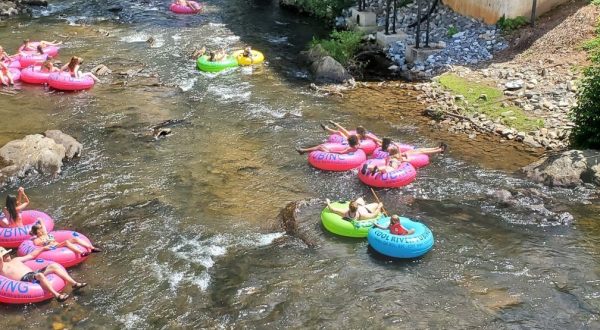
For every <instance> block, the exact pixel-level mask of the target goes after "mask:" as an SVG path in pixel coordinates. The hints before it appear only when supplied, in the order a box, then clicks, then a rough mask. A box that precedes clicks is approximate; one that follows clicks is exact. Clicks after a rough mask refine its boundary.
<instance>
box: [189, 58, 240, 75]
mask: <svg viewBox="0 0 600 330" xmlns="http://www.w3.org/2000/svg"><path fill="white" fill-rule="evenodd" d="M196 66H197V67H198V70H200V71H204V72H219V71H223V70H225V69H228V68H235V67H237V66H238V62H237V60H236V59H235V58H234V57H233V56H226V57H225V58H224V59H223V60H221V61H219V62H211V61H209V60H208V56H206V55H203V56H200V57H199V58H198V61H196Z"/></svg>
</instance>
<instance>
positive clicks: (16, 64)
mask: <svg viewBox="0 0 600 330" xmlns="http://www.w3.org/2000/svg"><path fill="white" fill-rule="evenodd" d="M4 64H6V65H7V66H8V67H9V68H15V69H21V61H19V59H18V58H17V59H15V60H13V61H5V62H4Z"/></svg>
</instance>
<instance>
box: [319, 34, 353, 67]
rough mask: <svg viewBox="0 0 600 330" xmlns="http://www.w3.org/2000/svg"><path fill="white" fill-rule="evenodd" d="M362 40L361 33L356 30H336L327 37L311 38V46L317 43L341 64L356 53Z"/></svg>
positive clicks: (346, 62)
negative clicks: (323, 38) (322, 38)
mask: <svg viewBox="0 0 600 330" xmlns="http://www.w3.org/2000/svg"><path fill="white" fill-rule="evenodd" d="M361 40H362V33H360V32H356V31H336V30H334V31H333V32H331V34H330V35H329V39H325V40H320V39H316V38H313V40H312V42H311V47H314V46H315V45H317V44H319V45H321V46H322V47H323V49H325V50H326V51H327V53H329V55H330V56H331V57H333V58H334V59H335V60H336V61H338V62H340V63H341V64H342V65H347V64H348V61H349V60H350V59H351V58H352V57H353V56H354V54H356V52H357V51H358V48H359V46H360V42H361Z"/></svg>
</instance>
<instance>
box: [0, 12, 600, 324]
mask: <svg viewBox="0 0 600 330" xmlns="http://www.w3.org/2000/svg"><path fill="white" fill-rule="evenodd" d="M109 4H110V3H109ZM109 4H107V3H104V2H100V1H55V2H53V3H52V4H51V5H50V6H49V7H48V8H47V9H44V10H42V11H36V12H35V15H36V17H37V18H36V19H33V20H11V21H8V22H2V23H0V44H2V45H3V46H5V48H8V49H14V48H16V47H17V46H18V44H19V40H21V39H24V38H31V39H39V38H43V39H46V40H52V39H63V40H65V45H64V47H63V48H62V49H61V56H60V59H61V60H63V61H67V60H68V58H69V56H72V55H79V56H82V57H83V58H84V59H85V61H86V63H85V66H86V67H87V68H91V67H92V66H93V65H95V64H99V63H105V64H107V65H108V66H109V67H110V68H111V69H113V71H114V72H113V76H112V78H110V79H107V78H104V79H105V83H104V84H102V85H98V86H96V87H94V89H92V90H91V91H88V92H83V93H76V94H63V93H57V92H52V91H48V90H45V89H43V88H40V87H35V86H25V85H23V86H18V93H17V94H16V95H14V96H6V95H0V114H1V115H2V118H3V125H2V126H3V130H2V134H0V144H4V143H6V142H8V141H10V140H13V139H16V138H20V137H22V136H23V135H25V134H31V133H37V132H42V131H44V130H46V129H61V130H63V131H64V132H66V133H68V134H71V135H73V136H74V137H76V138H77V139H78V140H79V141H81V142H82V143H83V145H84V147H85V152H84V155H83V157H82V158H81V159H79V160H76V161H74V162H71V163H69V164H67V165H66V166H65V168H64V171H63V173H62V175H61V176H60V177H59V178H57V179H52V178H47V177H42V176H31V177H29V178H27V179H25V180H24V181H23V182H15V183H14V184H13V185H12V186H10V187H8V188H6V189H5V190H3V191H2V193H3V195H5V194H6V193H7V192H9V191H13V190H15V189H16V187H17V186H18V185H19V184H22V185H24V186H26V187H27V189H28V192H29V194H30V197H31V198H32V201H33V202H32V207H34V208H37V209H41V210H45V211H46V212H48V213H49V214H51V215H52V216H53V217H54V218H55V219H56V221H57V223H58V227H69V228H73V229H75V230H78V231H82V232H84V233H86V234H88V236H89V237H92V238H93V239H95V240H96V241H97V242H98V244H99V245H100V246H103V247H105V249H106V253H104V254H102V255H95V256H94V257H93V258H91V259H90V260H89V261H88V262H86V263H85V264H83V265H81V266H79V267H76V268H74V269H73V270H72V273H73V274H74V276H75V277H77V278H80V279H82V280H84V281H86V282H89V283H90V286H89V288H86V289H85V290H83V291H82V292H80V293H77V294H76V295H75V298H74V299H72V300H70V301H69V302H68V303H66V307H61V306H60V304H58V303H57V302H54V301H53V302H49V303H43V304H37V305H30V306H1V307H0V310H1V313H2V315H3V317H2V323H3V327H7V328H15V329H16V328H19V329H22V328H40V327H41V328H45V327H49V326H51V324H52V322H62V323H65V324H66V325H67V326H74V327H77V328H92V329H94V328H98V329H105V328H115V329H117V328H119V329H120V328H157V329H167V328H169V329H171V328H200V327H224V328H243V327H248V328H255V327H266V326H273V327H276V328H289V327H291V328H307V327H308V328H316V327H322V328H341V327H344V328H385V327H398V328H404V327H409V326H410V327H416V328H448V327H459V328H466V327H487V328H521V327H526V328H529V327H534V328H540V327H544V328H597V327H599V326H600V322H599V321H598V317H599V315H598V309H599V307H600V267H599V266H598V265H599V263H598V261H599V260H598V259H599V255H598V253H599V249H598V244H599V243H600V240H599V235H600V226H599V225H598V220H599V218H600V216H599V215H598V211H599V209H598V206H597V204H594V203H592V202H589V201H588V199H589V196H590V191H588V190H585V189H580V190H575V191H570V190H559V189H548V188H542V187H540V186H537V185H533V184H531V183H527V182H526V181H523V180H521V179H520V178H519V177H518V176H515V175H514V174H513V173H512V172H513V171H514V170H515V169H516V168H518V166H522V165H524V164H527V163H528V162H530V161H531V160H532V159H534V156H535V154H533V153H530V152H528V151H524V150H517V151H518V153H516V155H518V156H514V155H515V149H518V147H514V146H511V145H506V146H505V145H502V144H498V143H479V144H477V143H473V142H469V141H464V140H460V139H456V138H452V137H450V136H447V135H445V134H444V133H443V132H441V131H436V130H433V129H431V128H429V126H428V125H427V124H426V122H423V121H422V119H421V117H420V116H419V115H418V113H419V111H420V110H421V108H422V105H420V104H418V103H417V102H416V99H415V95H412V94H410V93H409V92H406V91H399V90H394V89H386V90H384V91H383V92H381V91H377V90H370V89H361V90H358V91H353V92H351V93H350V94H349V95H347V97H346V98H344V99H332V98H324V97H320V96H318V95H315V94H313V93H312V92H311V91H310V90H309V89H308V88H307V85H308V80H306V76H307V74H306V72H305V71H304V70H302V69H301V68H299V67H298V66H297V65H296V64H295V58H296V56H297V53H298V52H299V51H300V50H301V49H303V48H304V47H305V45H306V44H307V43H308V42H309V40H310V38H311V37H312V35H314V34H316V35H322V34H323V33H324V31H323V30H322V24H321V23H319V22H315V21H312V20H310V19H305V18H298V16H295V15H291V14H286V13H284V12H280V11H279V10H278V9H277V6H276V5H274V4H272V3H271V2H270V1H229V2H226V1H209V2H207V7H206V8H207V10H206V14H203V15H197V16H175V15H172V14H170V13H168V12H165V8H166V7H167V1H149V2H148V1H143V2H123V3H122V5H123V7H124V9H123V11H122V12H121V13H120V14H119V16H115V15H114V14H111V13H110V12H109V11H107V10H106V8H107V7H108V5H109ZM107 34H108V35H107ZM150 37H153V38H154V40H155V42H154V44H153V45H151V46H149V45H148V44H147V43H146V40H147V39H148V38H150ZM245 44H251V45H253V46H254V48H256V49H260V50H262V51H263V52H264V53H265V54H266V56H267V58H268V63H267V64H266V65H264V66H261V67H256V68H243V69H235V70H231V71H228V72H224V73H221V74H217V75H213V74H202V73H199V72H198V71H196V70H195V69H194V63H193V61H191V60H189V59H188V58H187V53H188V52H190V51H191V50H192V49H193V48H194V47H199V46H201V45H207V47H208V48H218V47H225V48H228V49H234V48H239V47H242V46H243V45H245ZM131 68H134V69H136V70H140V69H141V70H142V71H141V72H140V75H141V76H140V77H137V78H127V77H126V75H119V73H120V72H123V73H125V71H127V70H128V69H131ZM155 77H158V79H160V81H161V82H162V83H163V86H155V85H156V84H155V82H156V81H155V79H156V78H155ZM378 93H380V94H378ZM332 118H338V119H339V120H340V121H341V122H344V123H347V124H348V125H349V126H351V125H356V124H358V123H362V124H364V125H365V126H367V127H369V128H370V129H372V130H373V131H375V132H377V133H380V134H381V135H391V136H395V137H397V138H398V139H401V140H403V141H406V142H409V143H414V144H418V145H431V144H434V143H437V142H438V140H439V139H441V138H444V139H447V138H448V139H450V140H449V141H450V144H451V147H452V151H451V152H450V153H449V155H445V156H443V157H438V158H436V159H435V160H434V162H433V164H432V165H431V166H429V167H428V168H425V169H423V170H421V171H420V172H419V178H418V180H417V182H415V183H414V184H413V185H411V186H410V187H407V188H405V189H402V190H394V191H380V192H379V194H380V196H381V197H382V199H383V200H384V202H385V203H386V206H387V208H388V209H389V210H394V211H396V212H398V213H401V214H405V215H407V216H409V217H413V218H417V219H420V220H421V221H423V222H425V223H426V224H427V225H428V226H430V227H431V228H432V230H433V232H434V234H435V236H436V245H435V247H434V249H433V250H432V251H431V252H430V253H429V254H428V255H426V256H425V257H424V258H422V259H421V260H418V261H411V262H396V261H394V262H392V261H388V260H382V259H381V258H379V257H378V256H376V255H374V254H373V253H371V252H369V250H368V249H367V243H366V241H360V240H358V241H357V240H347V239H341V238H338V237H333V236H331V235H328V234H327V233H324V232H320V231H319V233H320V234H319V235H321V236H322V238H323V240H322V243H321V244H320V245H319V246H318V247H317V248H307V247H306V246H305V245H304V244H303V243H302V242H301V241H299V240H297V239H294V238H290V237H285V235H284V233H283V232H281V231H280V230H278V229H274V228H276V227H274V226H273V224H274V223H276V221H277V220H276V217H277V214H278V213H279V210H280V209H281V207H283V206H284V205H285V204H286V203H287V202H289V201H292V200H298V199H307V198H315V197H316V198H325V197H329V198H332V199H336V198H350V197H354V196H359V195H363V196H368V194H369V192H368V190H367V189H366V188H365V187H364V186H362V185H361V184H360V183H359V182H358V180H357V179H356V175H355V174H353V173H345V174H332V173H323V172H319V171H315V170H313V169H311V168H310V167H308V166H307V164H306V160H305V158H304V157H301V156H298V155H297V154H296V153H295V152H294V151H293V147H294V146H299V145H309V144H316V143H318V142H320V141H321V139H322V138H323V133H322V131H320V129H319V128H318V123H320V122H326V121H327V120H328V119H332ZM168 119H177V120H182V122H180V123H179V124H177V125H175V126H173V127H172V130H173V132H174V133H173V136H171V137H169V138H167V139H164V140H162V141H159V142H156V141H153V140H152V139H150V138H149V136H148V135H147V133H148V130H147V128H148V127H149V126H151V125H154V124H157V123H159V122H162V121H164V120H168ZM482 146H483V147H482ZM511 155H512V156H511ZM497 189H510V190H513V191H528V190H535V191H537V192H538V197H535V196H534V197H527V196H528V195H527V196H526V197H523V198H522V199H521V202H522V203H524V204H536V203H544V202H545V201H546V203H547V201H548V200H551V201H552V202H551V203H552V204H553V206H554V207H555V208H556V210H554V211H556V212H570V213H571V214H573V216H574V217H575V222H574V224H573V225H571V226H552V225H551V223H552V222H548V221H544V219H540V216H539V215H535V214H533V213H532V212H531V211H530V210H528V209H523V208H507V207H502V206H501V205H499V203H497V202H496V201H495V200H494V199H493V198H491V197H489V196H490V193H492V192H493V191H495V190H497ZM539 194H541V195H543V196H544V197H539ZM314 221H315V223H317V222H318V218H317V217H315V219H314ZM318 230H320V229H318Z"/></svg>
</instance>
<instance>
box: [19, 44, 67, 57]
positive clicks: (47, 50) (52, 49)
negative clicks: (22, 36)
mask: <svg viewBox="0 0 600 330" xmlns="http://www.w3.org/2000/svg"><path fill="white" fill-rule="evenodd" d="M29 44H30V45H31V46H33V47H34V48H37V46H38V45H39V44H40V43H39V41H33V42H29ZM59 49H60V47H57V46H46V47H44V48H42V51H43V52H44V54H46V55H48V56H50V57H56V55H58V50H59ZM19 52H20V53H24V54H38V51H37V50H23V45H21V47H19Z"/></svg>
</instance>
